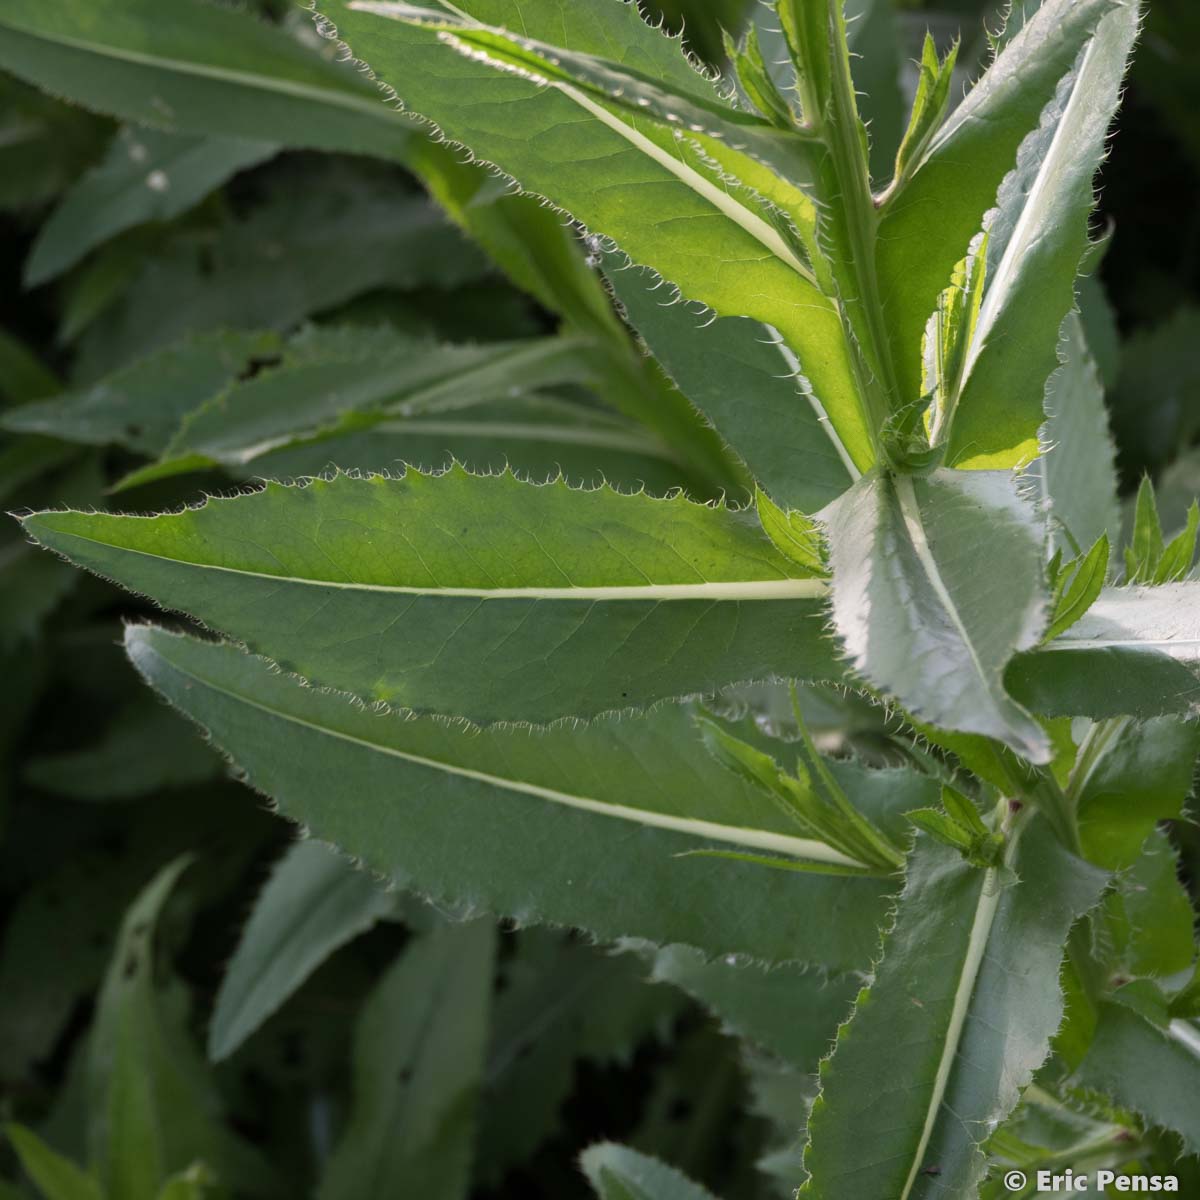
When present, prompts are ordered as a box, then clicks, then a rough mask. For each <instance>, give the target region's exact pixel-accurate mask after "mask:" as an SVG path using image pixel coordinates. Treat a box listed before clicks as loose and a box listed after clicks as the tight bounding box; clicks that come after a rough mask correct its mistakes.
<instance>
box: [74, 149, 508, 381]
mask: <svg viewBox="0 0 1200 1200" xmlns="http://www.w3.org/2000/svg"><path fill="white" fill-rule="evenodd" d="M364 245H369V246H370V247H371V253H370V254H364V253H363V252H362V247H363V246H364ZM485 270H486V264H485V263H484V261H483V258H482V255H480V254H479V253H478V251H476V250H475V248H474V247H472V246H470V245H468V244H466V243H465V242H464V241H463V239H462V236H461V235H460V234H459V232H458V230H457V229H455V228H454V227H453V226H451V225H450V224H448V223H447V222H446V221H445V219H444V218H443V217H442V216H441V214H440V213H438V212H437V211H436V210H435V209H434V208H433V207H432V205H430V204H429V202H428V201H427V200H425V199H424V198H423V197H419V196H414V195H405V194H403V193H401V192H399V191H398V189H397V186H396V180H395V178H394V176H392V175H389V174H387V173H384V172H382V171H380V172H378V173H375V172H371V171H368V170H367V169H366V168H365V167H362V166H352V165H351V164H350V163H349V162H346V161H345V160H342V161H338V160H332V159H331V160H325V161H324V162H322V161H321V160H318V161H317V162H316V163H310V164H303V163H302V162H301V161H298V160H289V161H286V162H283V163H280V164H278V166H277V168H276V169H275V170H274V171H273V172H272V173H271V175H270V176H269V182H264V186H263V188H262V191H261V193H259V202H258V203H257V204H255V205H254V207H253V208H251V209H250V210H249V211H248V212H246V213H244V214H237V215H231V214H228V213H223V214H222V215H221V217H220V219H219V222H218V223H217V224H216V225H215V226H213V227H210V228H203V227H200V228H194V229H180V230H178V231H177V232H175V233H174V235H173V236H172V237H171V238H170V239H169V240H168V241H167V242H166V243H165V245H164V246H163V247H162V248H161V249H160V250H159V251H157V252H156V253H153V254H149V255H146V256H145V258H144V259H143V261H142V262H141V263H140V266H139V270H138V273H137V275H136V277H135V278H134V280H133V281H132V283H131V284H130V286H129V288H128V290H127V291H126V292H125V293H124V294H123V296H122V297H121V298H120V299H119V300H118V301H117V302H116V303H115V304H113V305H112V306H111V307H110V308H108V309H107V310H106V311H105V312H104V313H103V314H102V315H101V316H100V317H99V318H98V319H97V320H96V321H95V323H94V324H93V325H92V326H91V328H90V329H89V331H88V336H87V339H86V341H85V346H84V349H85V351H86V353H85V355H84V364H85V366H86V368H87V372H88V373H89V374H90V375H97V374H101V373H104V372H107V371H111V370H112V369H114V367H116V366H119V365H123V364H124V363H125V362H126V361H127V360H128V359H129V358H131V357H134V356H140V355H145V354H147V353H149V352H150V351H152V350H155V349H157V348H159V347H161V346H167V345H170V344H171V343H173V342H176V341H178V340H180V339H181V338H184V337H186V336H187V335H188V334H192V333H199V332H203V331H206V330H216V329H246V330H267V329H277V330H286V329H289V328H291V327H292V326H294V325H296V324H298V323H299V322H300V321H302V320H304V318H306V317H308V316H312V315H314V314H318V313H323V312H327V311H329V310H330V309H333V308H335V307H336V306H338V305H340V304H344V303H346V302H347V301H349V300H352V299H354V298H355V297H356V296H359V295H361V294H362V293H364V292H369V291H372V290H374V289H377V288H394V289H412V288H421V287H430V288H435V289H439V288H441V289H449V288H452V287H455V286H457V285H460V284H463V283H466V282H469V281H471V280H475V279H478V278H479V277H480V276H481V275H482V274H483V273H484V272H485Z"/></svg>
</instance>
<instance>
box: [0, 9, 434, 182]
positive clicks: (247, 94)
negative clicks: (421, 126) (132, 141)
mask: <svg viewBox="0 0 1200 1200" xmlns="http://www.w3.org/2000/svg"><path fill="white" fill-rule="evenodd" d="M0 30H3V31H4V36H3V37H2V38H0V65H3V66H4V67H5V68H6V69H7V70H10V71H12V72H13V73H14V74H16V75H18V76H20V77H21V78H23V79H27V80H28V81H29V82H30V83H34V84H37V85H38V86H39V87H42V88H45V89H46V90H47V91H49V92H52V93H53V94H55V95H58V96H67V97H69V98H70V99H72V100H74V101H75V102H76V103H78V104H83V105H85V106H86V107H88V108H93V109H96V110H98V111H100V112H103V113H109V114H111V115H113V116H117V117H121V118H123V119H125V120H130V121H136V122H138V123H139V124H143V125H150V126H155V127H158V128H160V129H161V128H167V129H174V130H178V131H180V132H183V133H191V134H217V135H223V136H230V137H245V138H259V139H263V140H265V141H272V142H280V143H284V144H286V145H289V146H305V147H312V148H315V149H321V150H331V151H334V152H338V153H347V152H349V153H355V152H357V153H363V154H377V155H380V156H381V157H385V158H401V159H402V158H403V157H404V155H405V153H406V152H407V149H408V145H409V141H410V139H411V138H412V137H413V135H414V132H415V127H414V125H413V123H412V121H410V120H407V119H406V118H405V117H403V116H402V115H400V114H398V113H396V112H395V111H394V110H392V109H390V108H388V107H387V106H386V105H383V104H380V103H379V96H378V93H377V92H376V91H375V89H374V88H372V86H371V84H370V82H369V81H367V80H365V79H363V78H362V77H361V76H359V75H357V74H356V73H355V72H354V71H353V70H351V69H349V68H348V67H347V66H345V65H344V64H339V63H336V62H333V61H331V60H330V58H329V57H326V56H324V55H322V54H320V53H319V52H317V51H316V50H314V49H312V48H311V47H309V46H305V45H303V44H302V43H301V42H300V41H298V40H297V39H295V38H293V37H291V36H289V35H288V34H286V33H284V32H283V31H282V30H280V29H277V28H273V27H272V26H270V25H268V24H267V23H266V22H264V21H260V20H257V19H255V18H254V17H253V16H251V14H250V13H247V12H239V11H237V10H235V9H232V8H228V7H224V6H221V5H214V4H205V3H200V2H199V0H166V3H163V2H160V0H12V2H11V3H7V4H5V6H4V11H3V12H2V13H0Z"/></svg>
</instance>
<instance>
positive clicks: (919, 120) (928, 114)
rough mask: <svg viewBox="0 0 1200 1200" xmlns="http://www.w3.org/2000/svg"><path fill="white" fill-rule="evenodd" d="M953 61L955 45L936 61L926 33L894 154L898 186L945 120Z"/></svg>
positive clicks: (934, 51) (930, 35) (934, 47)
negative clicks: (913, 93)
mask: <svg viewBox="0 0 1200 1200" xmlns="http://www.w3.org/2000/svg"><path fill="white" fill-rule="evenodd" d="M957 61H958V43H957V42H955V43H954V45H953V46H951V47H950V49H949V51H948V52H947V53H946V55H945V57H944V58H939V57H938V52H937V46H936V44H935V43H934V40H933V35H932V34H930V33H928V32H926V34H925V42H924V45H923V46H922V47H921V62H920V64H919V65H918V68H917V71H918V74H917V94H916V96H915V97H914V99H913V106H912V113H911V114H910V116H909V118H908V129H907V130H906V131H905V133H904V140H903V141H902V142H901V143H900V149H899V150H898V151H897V153H896V167H895V179H896V181H897V183H898V184H899V185H900V186H903V184H904V183H905V182H907V180H908V177H909V174H910V173H911V171H912V169H913V167H914V166H915V165H916V164H917V163H918V162H920V160H921V159H922V157H923V155H924V152H925V149H926V147H927V146H928V145H929V143H930V141H931V140H932V138H933V136H934V134H936V133H937V131H938V129H939V128H940V127H941V124H942V121H943V120H944V119H945V116H946V110H947V108H948V107H949V105H950V83H951V80H952V79H953V78H954V66H955V63H956V62H957Z"/></svg>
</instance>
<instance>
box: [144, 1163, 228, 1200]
mask: <svg viewBox="0 0 1200 1200" xmlns="http://www.w3.org/2000/svg"><path fill="white" fill-rule="evenodd" d="M226 1195H227V1193H226V1192H225V1190H224V1189H223V1188H221V1187H220V1185H219V1184H218V1183H217V1181H216V1180H215V1179H214V1178H213V1176H212V1174H211V1172H210V1171H209V1170H208V1168H207V1167H205V1166H204V1164H203V1163H196V1164H195V1165H194V1166H191V1167H188V1169H187V1170H186V1171H180V1172H179V1173H178V1174H176V1175H172V1176H171V1178H170V1179H168V1180H167V1182H166V1183H164V1184H163V1186H162V1191H161V1192H159V1193H158V1200H224V1198H225V1196H226Z"/></svg>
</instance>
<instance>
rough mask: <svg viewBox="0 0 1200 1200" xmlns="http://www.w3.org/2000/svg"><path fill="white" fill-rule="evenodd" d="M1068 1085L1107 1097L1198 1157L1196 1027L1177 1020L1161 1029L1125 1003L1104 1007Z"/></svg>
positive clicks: (1199, 1043) (1199, 1049)
mask: <svg viewBox="0 0 1200 1200" xmlns="http://www.w3.org/2000/svg"><path fill="white" fill-rule="evenodd" d="M1072 1082H1074V1083H1077V1084H1079V1085H1080V1086H1082V1087H1085V1088H1093V1089H1095V1090H1096V1091H1098V1092H1101V1093H1102V1094H1104V1095H1106V1096H1111V1097H1112V1098H1113V1099H1114V1100H1116V1102H1117V1103H1118V1104H1119V1105H1121V1106H1122V1107H1124V1108H1131V1109H1133V1111H1134V1112H1136V1113H1138V1114H1139V1115H1140V1116H1141V1117H1143V1118H1144V1119H1145V1120H1146V1121H1147V1122H1148V1123H1149V1124H1151V1125H1154V1126H1158V1127H1159V1128H1161V1129H1170V1130H1172V1131H1173V1132H1175V1133H1177V1134H1178V1135H1179V1136H1180V1138H1182V1139H1183V1145H1184V1149H1185V1150H1186V1151H1187V1153H1189V1154H1200V1108H1197V1106H1196V1103H1195V1097H1196V1095H1197V1093H1198V1092H1200V1028H1198V1027H1197V1026H1196V1025H1195V1024H1194V1023H1193V1022H1191V1021H1186V1020H1182V1019H1180V1018H1178V1017H1177V1018H1175V1019H1173V1020H1171V1021H1170V1022H1169V1024H1168V1025H1167V1027H1166V1028H1165V1029H1162V1028H1159V1027H1158V1026H1157V1025H1154V1024H1152V1023H1151V1022H1150V1021H1148V1020H1146V1019H1145V1018H1144V1017H1143V1016H1141V1015H1139V1014H1138V1013H1136V1012H1134V1011H1133V1010H1132V1009H1131V1008H1129V1007H1127V1006H1126V1005H1124V1004H1117V1003H1112V1002H1108V1003H1104V1004H1102V1005H1101V1009H1100V1024H1099V1027H1098V1028H1097V1030H1096V1036H1095V1039H1094V1041H1093V1042H1092V1046H1091V1049H1090V1050H1089V1051H1088V1054H1087V1057H1086V1058H1085V1059H1084V1060H1083V1063H1082V1065H1081V1066H1080V1067H1079V1069H1078V1071H1077V1072H1076V1073H1075V1075H1074V1076H1073V1078H1072Z"/></svg>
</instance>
